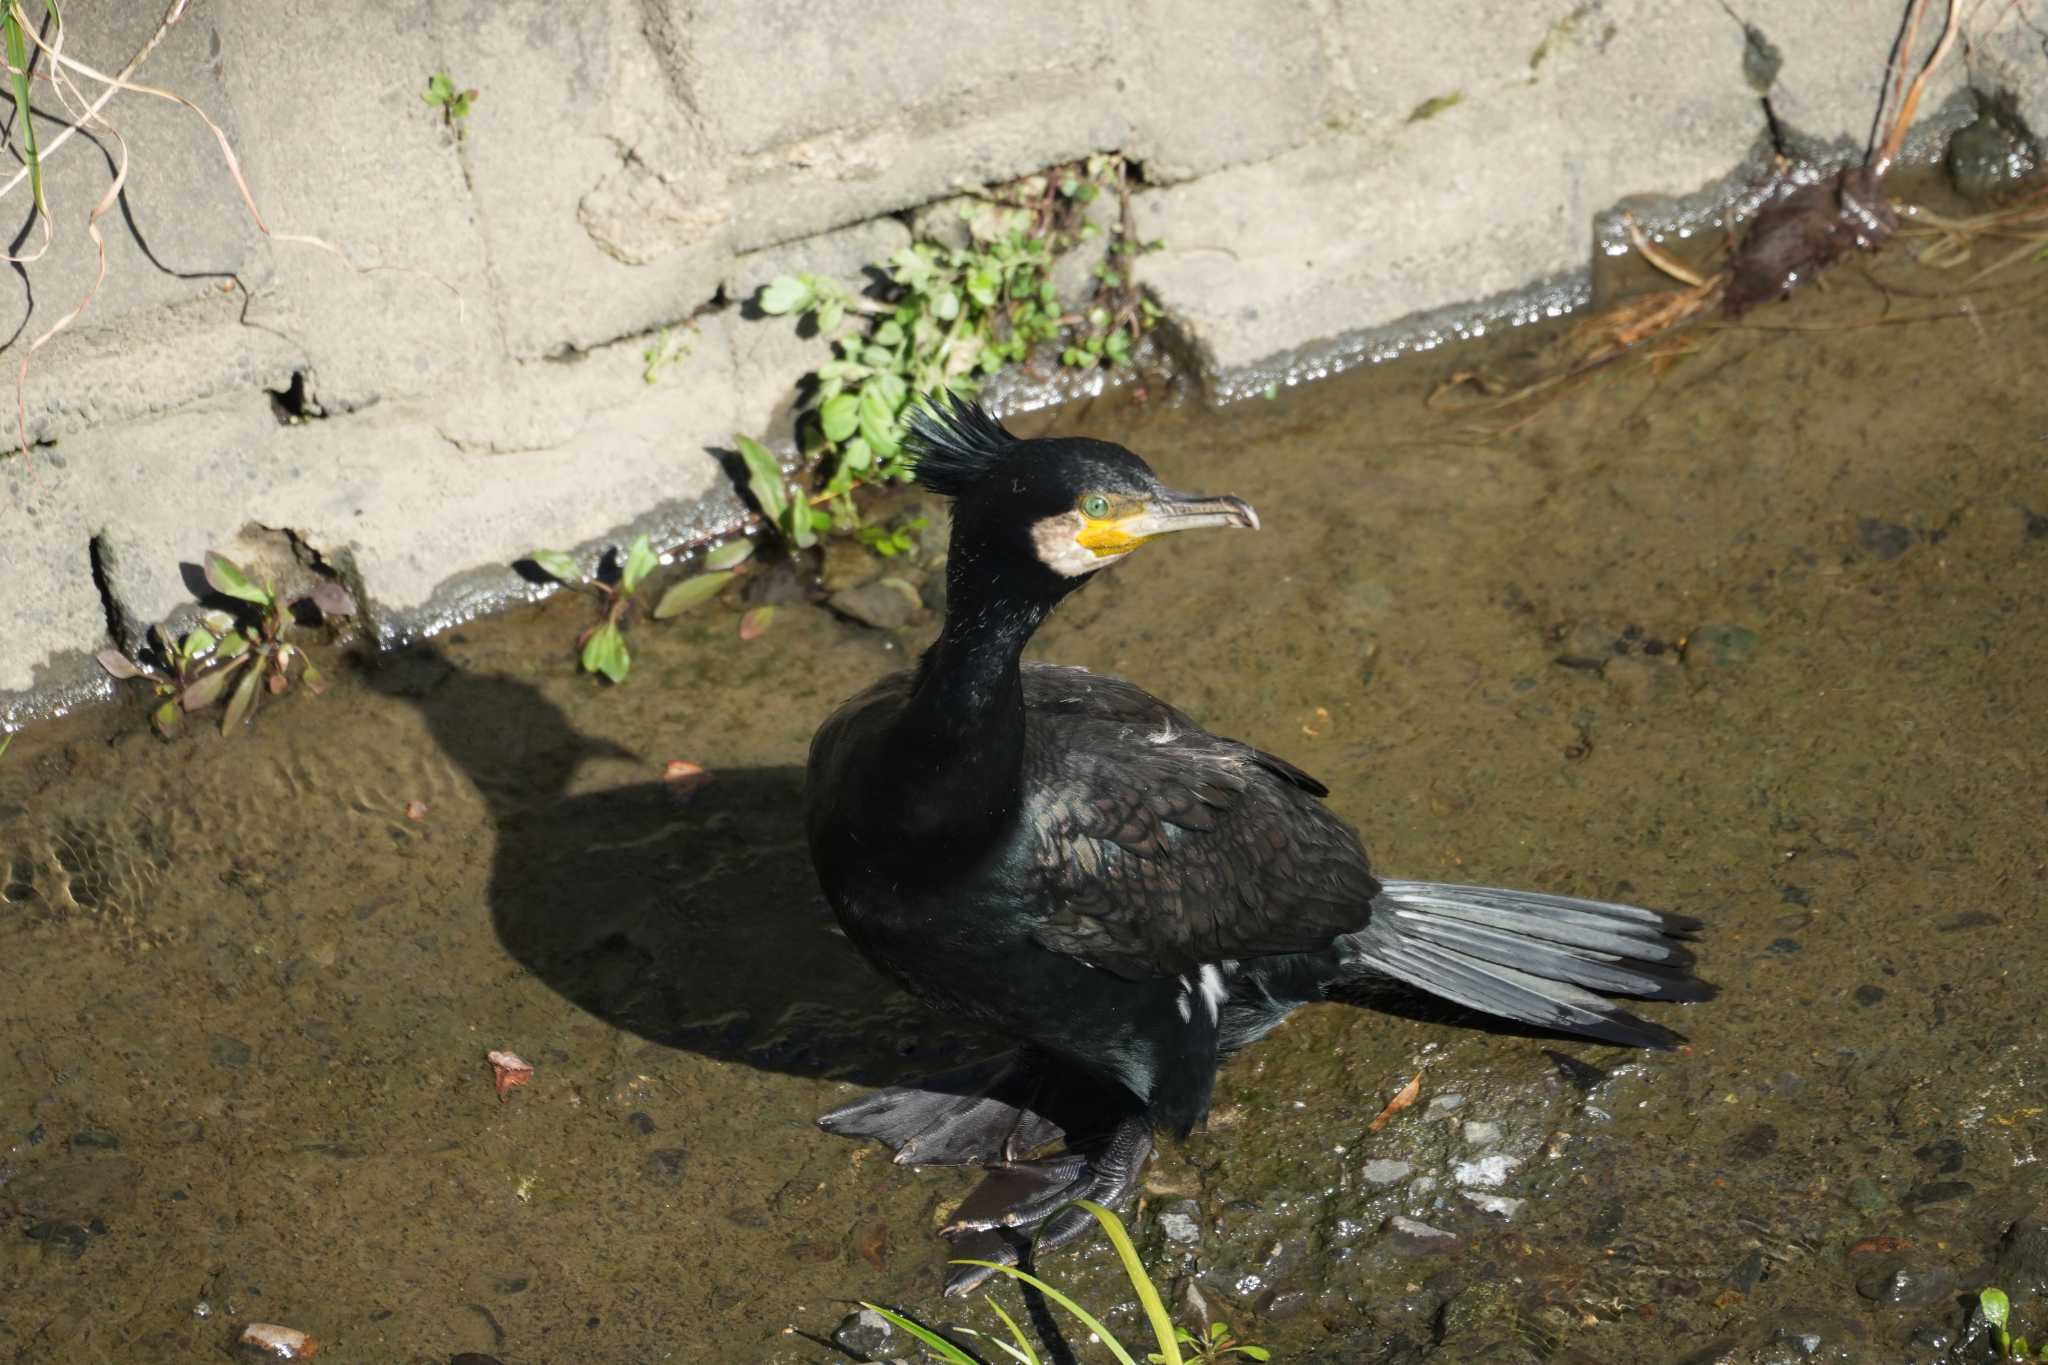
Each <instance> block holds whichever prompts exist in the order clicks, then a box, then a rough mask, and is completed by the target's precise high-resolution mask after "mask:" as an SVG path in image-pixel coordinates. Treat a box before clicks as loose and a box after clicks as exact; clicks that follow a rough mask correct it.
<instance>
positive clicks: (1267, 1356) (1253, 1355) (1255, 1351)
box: [1236, 1346, 1273, 1360]
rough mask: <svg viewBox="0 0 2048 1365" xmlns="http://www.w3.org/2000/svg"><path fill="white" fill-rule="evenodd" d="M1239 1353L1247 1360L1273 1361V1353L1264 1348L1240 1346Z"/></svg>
mask: <svg viewBox="0 0 2048 1365" xmlns="http://www.w3.org/2000/svg"><path fill="white" fill-rule="evenodd" d="M1236 1350H1237V1353H1238V1354H1239V1355H1241V1356H1243V1357H1244V1358H1245V1359H1246V1360H1271V1359H1272V1358H1273V1353H1272V1352H1271V1351H1269V1350H1267V1349H1266V1348H1265V1347H1263V1346H1239V1347H1237V1348H1236Z"/></svg>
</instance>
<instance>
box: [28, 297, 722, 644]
mask: <svg viewBox="0 0 2048 1365" xmlns="http://www.w3.org/2000/svg"><path fill="white" fill-rule="evenodd" d="M722 327H723V323H722V321H721V320H718V319H709V320H707V330H708V331H712V332H716V333H718V334H717V335H711V336H707V338H706V344H705V345H704V346H703V347H702V348H701V351H700V352H699V354H698V355H697V356H695V357H693V358H692V360H690V361H688V362H685V363H682V364H679V365H677V366H675V367H672V368H671V369H670V370H668V371H665V372H664V374H663V377H662V380H661V382H659V383H657V384H653V385H649V384H647V383H645V382H644V381H643V380H642V378H641V367H640V361H639V353H638V348H637V347H635V346H633V345H630V344H621V345H618V346H611V347H604V348H600V349H598V350H595V351H593V352H591V353H589V354H587V355H585V356H583V357H582V358H581V359H580V360H579V361H576V362H574V363H565V364H555V363H546V362H542V363H537V364H534V365H532V366H524V367H520V368H518V369H517V370H509V371H506V372H503V373H501V374H499V375H497V376H495V377H494V378H492V379H489V380H478V381H475V382H474V383H473V384H472V386H471V387H469V388H467V389H466V390H452V391H450V392H449V393H447V394H445V395H440V396H437V398H436V399H435V400H434V401H432V402H426V401H414V402H390V403H382V404H378V405H377V406H376V407H374V408H371V409H369V410H367V411H363V412H358V413H354V414H350V415H346V416H342V417H335V418H329V419H326V420H322V421H314V422H307V423H304V424H301V425H296V426H286V425H282V424H280V423H279V422H278V421H277V420H276V418H275V417H274V415H273V414H272V413H271V411H270V409H269V407H268V404H267V402H262V403H259V402H257V401H255V400H253V399H250V398H247V397H239V398H236V399H232V400H229V401H226V402H222V403H217V404H213V405H208V406H205V407H193V408H189V409H187V410H185V411H182V412H179V413H175V414H171V415H169V416H166V417H162V418H158V419H155V420H153V421H150V422H145V423H141V424H138V425H136V426H134V427H130V428H125V429H113V430H107V431H103V432H94V433H92V434H91V435H90V436H87V437H82V438H80V439H79V441H77V442H76V443H73V444H70V445H69V446H68V448H67V451H66V454H67V464H66V467H65V468H64V469H63V470H61V471H59V473H60V475H61V480H60V483H61V486H60V487H59V488H58V489H56V490H55V492H56V494H57V495H58V496H59V498H60V500H61V499H65V498H68V499H69V505H70V507H71V508H72V511H73V515H74V516H76V515H82V512H83V507H84V505H85V502H86V498H87V497H90V498H93V499H98V500H100V502H101V505H103V506H105V507H108V508H111V509H114V510H111V511H109V512H108V513H107V514H106V518H105V521H104V523H103V524H102V525H101V526H100V528H99V529H100V531H101V534H103V535H104V537H105V540H106V544H107V545H108V547H109V550H110V553H109V554H108V556H107V563H108V574H107V579H108V582H107V587H108V592H109V595H110V596H111V597H112V599H113V600H114V603H115V605H116V608H117V609H118V610H119V611H120V612H121V613H122V614H123V615H124V616H125V617H127V618H129V619H131V620H133V621H136V622H141V623H147V622H152V621H157V620H161V619H164V618H166V617H170V616H172V615H173V614H174V613H175V612H176V611H178V610H179V609H180V608H181V607H183V606H184V605H185V604H186V603H187V602H189V600H190V591H189V589H188V587H187V583H186V576H185V573H184V571H183V570H182V568H181V566H184V565H191V564H198V563H200V562H201V561H202V559H203V556H204V554H205V551H206V550H207V549H208V548H209V547H217V546H227V545H230V544H234V543H236V542H237V540H238V539H240V540H242V541H243V542H248V541H249V540H250V538H251V537H252V536H254V537H255V538H256V539H258V540H260V539H261V536H260V532H262V531H264V530H271V531H289V532H290V533H291V534H292V535H293V536H295V537H297V538H298V539H299V540H300V541H302V542H303V543H304V544H305V545H306V546H307V547H308V548H310V549H311V550H313V551H315V552H317V553H318V554H319V555H320V556H321V557H322V558H323V559H325V560H327V561H328V562H330V563H333V564H337V565H341V566H346V568H347V569H348V570H349V572H350V573H351V574H352V575H354V576H355V578H356V581H357V583H358V585H359V586H360V588H361V589H362V592H363V596H364V607H365V609H366V612H367V613H368V615H369V620H370V623H371V625H372V626H373V628H374V629H375V631H376V633H377V635H378V636H379V638H380V639H382V640H384V641H386V642H393V641H397V640H401V639H405V638H408V637H410V636H412V635H415V634H417V633H419V632H421V631H423V630H424V629H426V628H427V627H429V626H431V625H437V624H446V623H447V622H450V621H453V620H460V619H463V618H464V617H466V616H468V615H472V614H474V613H475V612H476V611H479V610H482V609H485V608H487V607H489V606H495V605H498V604H500V603H502V602H504V601H506V600H508V599H509V598H512V597H515V596H518V595H521V594H525V595H529V596H530V595H531V594H532V591H533V590H532V589H531V588H529V587H527V586H525V585H524V584H523V583H522V582H521V580H519V579H518V578H517V576H516V575H514V574H513V573H512V572H511V571H510V568H509V565H510V564H511V563H512V562H513V561H514V560H517V559H519V558H522V557H524V556H525V555H526V554H528V553H529V552H531V551H532V550H534V549H537V548H543V547H545V548H555V549H572V550H573V549H577V548H579V547H589V550H590V553H588V554H587V556H586V557H587V558H590V559H593V560H594V559H595V557H596V556H595V551H596V548H598V546H599V545H600V543H603V544H616V543H623V539H624V538H625V537H626V535H627V531H626V528H631V527H638V528H640V529H648V530H650V531H663V530H664V529H673V528H680V527H684V526H686V525H688V524H689V523H690V521H691V519H692V517H693V516H695V515H696V509H697V505H698V504H699V503H701V502H702V501H703V500H704V499H705V498H706V497H707V495H709V494H711V493H713V492H714V491H715V489H716V488H717V486H718V485H719V484H720V483H721V481H722V480H723V473H722V470H721V468H720V466H719V462H718V460H717V458H716V456H715V455H714V454H713V451H714V450H716V449H723V448H727V447H728V445H729V442H730V438H731V433H732V431H733V414H734V399H733V384H732V365H731V346H730V341H729V338H727V337H726V336H724V335H723V334H722ZM508 404H509V405H512V411H510V413H509V415H500V416H495V417H489V418H485V417H480V416H479V415H478V414H479V412H480V411H481V410H482V409H484V408H485V407H487V406H499V405H508ZM528 442H532V443H533V444H531V445H529V444H527V443H528ZM252 528H253V530H252ZM86 582H87V583H88V584H90V576H89V575H88V576H87V579H86Z"/></svg>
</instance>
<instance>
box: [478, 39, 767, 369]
mask: <svg viewBox="0 0 2048 1365" xmlns="http://www.w3.org/2000/svg"><path fill="white" fill-rule="evenodd" d="M438 6H439V11H440V14H441V24H442V28H443V30H444V32H445V34H446V38H447V43H448V51H449V54H450V55H449V69H450V70H451V71H452V72H453V73H454V75H455V77H456V79H457V80H459V81H462V82H465V83H467V84H469V85H473V86H475V87H476V88H478V89H479V90H481V91H482V92H483V96H482V98H481V99H479V100H478V101H477V104H476V106H475V112H474V113H472V114H471V116H470V120H469V123H470V129H469V135H468V136H467V137H466V138H465V139H464V141H463V144H462V147H461V154H462V158H463V162H464V165H465V166H466V167H467V169H468V173H469V181H470V185H471V187H472V189H473V191H474V194H475V197H476V206H477V213H478V215H479V217H480V219H481V222H482V224H483V231H484V236H485V240H486V242H487V243H488V249H489V255H490V271H491V280H492V291H493V296H494V298H495V300H496V304H495V306H496V309H497V313H498V317H499V319H500V321H501V325H502V329H503V333H504V339H505V344H506V346H507V347H508V348H509V350H510V351H511V353H512V354H513V355H514V356H516V357H519V358H522V359H530V358H533V357H537V356H541V355H548V354H553V353H554V352H556V351H558V350H560V349H561V348H563V347H564V346H568V347H572V348H577V349H585V348H588V347H591V346H595V345H599V344H602V343H604V342H607V341H612V340H615V339H617V338H619V337H624V336H631V335H634V334H637V333H641V332H645V331H649V330H651V329H653V328H655V327H659V326H662V325H664V324H667V323H672V322H675V321H677V320H679V319H682V318H686V317H689V316H690V315H691V314H692V313H693V312H695V311H696V310H697V309H698V308H699V307H701V306H702V305H704V304H705V303H708V302H709V301H710V300H711V298H712V296H713V294H715V293H716V292H717V290H718V287H719V284H720V282H721V281H722V280H723V279H724V277H725V273H726V270H727V268H728V267H729V265H730V264H731V254H732V252H731V241H732V235H733V234H732V224H731V215H732V209H731V206H730V204H729V202H728V199H727V196H726V192H725V185H724V174H723V172H722V171H721V169H720V168H719V166H718V165H717V163H716V162H715V161H714V160H713V159H712V158H711V157H710V156H709V155H708V154H707V152H706V149H705V147H704V145H703V141H702V138H701V136H700V134H699V132H698V130H697V128H696V127H695V125H694V124H693V123H692V122H691V114H690V105H689V99H688V92H687V91H686V90H683V89H680V88H679V87H678V86H677V85H676V84H675V83H674V82H673V80H672V77H671V73H669V72H666V71H664V70H663V69H662V67H661V66H660V65H659V64H658V63H657V61H656V60H655V55H654V52H653V51H652V50H651V49H650V48H649V47H648V45H647V41H646V39H645V37H644V36H643V34H642V15H641V7H640V6H639V5H637V4H631V3H628V0H600V3H594V4H587V5H572V6H567V7H564V6H561V5H556V4H549V3H544V0H513V2H512V3H501V2H500V0H438ZM772 51H773V49H772V48H770V47H760V46H756V47H751V48H749V50H748V56H749V58H750V59H751V60H750V61H749V63H748V64H747V66H746V72H747V73H748V74H747V75H746V77H745V79H747V80H749V81H758V80H759V79H760V78H761V74H762V71H763V65H762V56H763V54H765V53H768V52H772ZM778 60H779V59H778ZM786 88H787V87H786V86H784V87H778V89H786ZM750 96H751V97H752V98H757V99H758V98H759V97H760V96H759V93H758V90H755V91H752V92H750Z"/></svg>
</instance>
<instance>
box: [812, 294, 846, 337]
mask: <svg viewBox="0 0 2048 1365" xmlns="http://www.w3.org/2000/svg"><path fill="white" fill-rule="evenodd" d="M845 320H846V300H844V299H839V298H830V299H826V300H825V301H824V302H822V303H820V304H819V305H818V330H819V331H821V332H824V333H825V334H827V335H828V336H829V335H830V334H831V333H833V332H836V331H838V330H839V324H840V323H841V322H844V321H845Z"/></svg>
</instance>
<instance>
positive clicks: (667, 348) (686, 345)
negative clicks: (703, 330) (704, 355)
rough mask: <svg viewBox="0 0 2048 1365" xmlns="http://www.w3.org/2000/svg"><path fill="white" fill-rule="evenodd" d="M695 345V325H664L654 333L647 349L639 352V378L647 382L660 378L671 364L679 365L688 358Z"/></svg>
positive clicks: (654, 381) (655, 381)
mask: <svg viewBox="0 0 2048 1365" xmlns="http://www.w3.org/2000/svg"><path fill="white" fill-rule="evenodd" d="M696 347H697V329H696V328H695V327H684V328H681V329H678V328H674V327H664V328H662V329H661V330H660V331H658V332H656V333H655V334H654V339H653V340H652V341H650V342H648V343H647V349H646V350H644V351H642V352H640V359H641V360H642V362H644V363H643V365H642V368H641V370H640V378H641V379H643V380H645V381H646V382H647V383H649V384H653V383H657V382H659V381H660V379H661V372H662V371H663V370H665V369H667V368H668V367H669V366H671V365H679V364H681V363H682V362H683V361H685V360H688V359H689V358H690V352H691V351H693V350H695V349H696Z"/></svg>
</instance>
